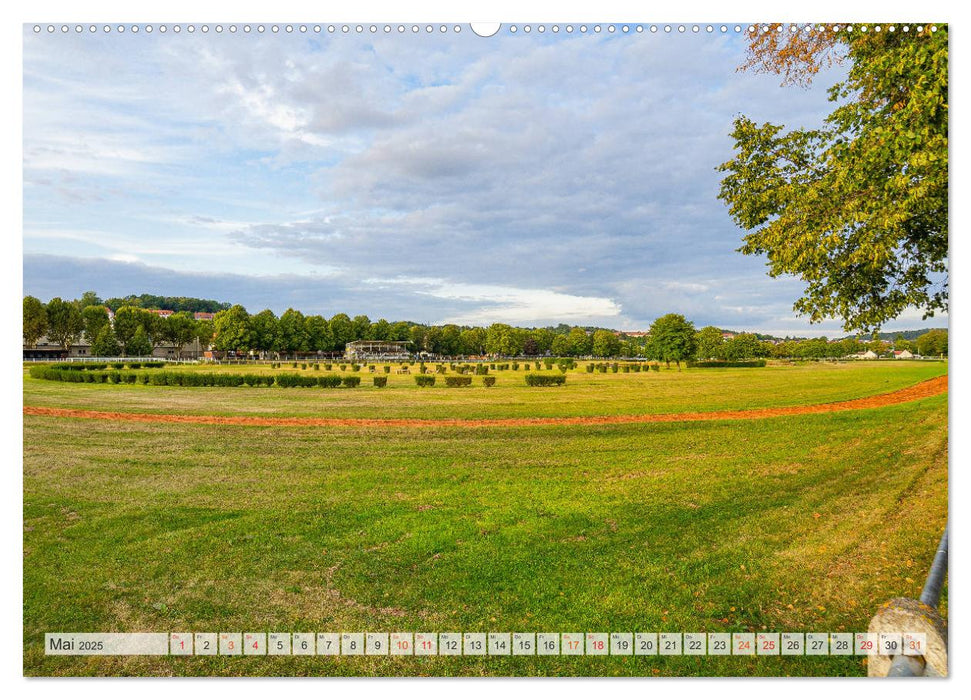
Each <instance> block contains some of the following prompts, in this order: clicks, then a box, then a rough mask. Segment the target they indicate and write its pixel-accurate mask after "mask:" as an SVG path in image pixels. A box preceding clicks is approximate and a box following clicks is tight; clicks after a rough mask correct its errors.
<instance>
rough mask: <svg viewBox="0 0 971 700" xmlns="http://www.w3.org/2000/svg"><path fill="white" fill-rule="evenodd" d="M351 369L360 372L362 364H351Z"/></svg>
mask: <svg viewBox="0 0 971 700" xmlns="http://www.w3.org/2000/svg"><path fill="white" fill-rule="evenodd" d="M351 371H352V372H360V371H361V365H351Z"/></svg>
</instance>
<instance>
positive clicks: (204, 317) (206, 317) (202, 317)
mask: <svg viewBox="0 0 971 700" xmlns="http://www.w3.org/2000/svg"><path fill="white" fill-rule="evenodd" d="M215 315H216V314H211V313H209V312H208V311H196V312H195V313H194V314H192V318H194V319H195V320H196V321H211V320H212V319H213V317H214V316H215Z"/></svg>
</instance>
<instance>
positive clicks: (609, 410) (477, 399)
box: [24, 361, 947, 418]
mask: <svg viewBox="0 0 971 700" xmlns="http://www.w3.org/2000/svg"><path fill="white" fill-rule="evenodd" d="M143 371H148V372H151V371H157V370H143ZM173 371H180V372H182V371H216V372H220V371H222V372H262V373H271V374H279V373H282V372H289V373H294V372H296V373H299V374H304V375H311V376H316V375H320V374H340V373H339V372H324V371H320V372H314V371H312V370H293V369H291V368H289V367H287V368H285V369H278V370H272V369H270V368H269V367H268V366H266V365H262V366H248V367H246V368H245V369H240V367H239V366H233V365H221V366H216V367H212V366H208V367H192V366H191V365H189V366H180V367H177V368H175V369H174V370H173ZM946 372H947V365H946V364H944V363H941V362H906V361H897V362H857V363H811V364H802V365H793V366H789V365H780V366H769V367H766V368H762V369H751V368H744V369H692V370H683V371H681V372H679V371H677V370H676V369H674V368H672V369H670V370H662V371H660V372H638V373H633V374H623V373H618V374H612V373H608V374H600V373H594V374H587V372H586V371H585V370H584V369H583V367H582V365H581V367H580V368H579V369H575V370H570V371H569V372H568V373H567V386H565V387H550V388H530V387H526V386H525V385H524V380H523V377H524V375H525V374H526V373H525V372H524V371H522V370H519V371H515V372H514V371H512V370H508V371H504V372H494V371H493V372H490V374H491V376H494V377H496V385H495V386H493V387H484V386H482V377H473V378H472V382H473V385H474V386H472V387H468V388H461V389H446V388H444V387H441V386H435V387H431V388H425V389H421V388H418V387H416V386H415V379H414V376H409V375H399V374H394V373H392V374H390V375H384V374H383V373H381V374H380V375H375V376H388V386H387V387H386V388H383V389H377V388H374V387H373V386H369V384H370V378H369V377H370V375H369V374H368V373H367V372H358V373H357V374H358V375H360V376H362V377H363V379H362V382H361V386H360V387H359V388H357V389H319V388H310V389H302V388H290V389H281V388H279V387H270V388H249V387H235V388H214V387H206V388H198V387H153V386H143V385H126V384H122V385H110V386H104V385H97V384H68V383H62V382H52V381H44V380H35V379H31V378H29V377H26V376H25V378H24V403H25V404H28V405H32V406H70V407H71V408H80V409H92V410H104V411H135V412H145V413H171V412H179V413H201V414H221V415H266V416H274V415H279V416H333V417H341V418H522V417H540V416H588V415H618V414H641V413H675V412H680V411H687V410H694V411H712V410H721V409H747V408H765V407H771V406H799V405H804V404H817V403H828V402H832V401H843V400H846V399H855V398H859V397H862V396H870V395H873V394H879V393H884V392H888V391H893V390H895V389H900V388H902V387H906V386H909V385H911V384H915V383H917V382H919V381H922V380H925V379H930V378H931V377H936V376H939V375H941V374H945V373H946ZM542 373H545V374H559V373H560V372H559V370H556V369H554V370H552V371H547V370H543V371H542ZM344 374H351V373H350V372H349V371H348V372H345V373H344ZM441 383H442V378H441V377H440V376H439V378H438V384H441Z"/></svg>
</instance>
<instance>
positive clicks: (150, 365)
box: [142, 360, 165, 369]
mask: <svg viewBox="0 0 971 700" xmlns="http://www.w3.org/2000/svg"><path fill="white" fill-rule="evenodd" d="M142 367H146V368H151V369H158V368H159V367H165V363H164V362H159V361H158V360H153V361H151V362H142Z"/></svg>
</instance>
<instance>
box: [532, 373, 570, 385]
mask: <svg viewBox="0 0 971 700" xmlns="http://www.w3.org/2000/svg"><path fill="white" fill-rule="evenodd" d="M561 384H566V375H565V374H527V375H526V386H559V385H561Z"/></svg>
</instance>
